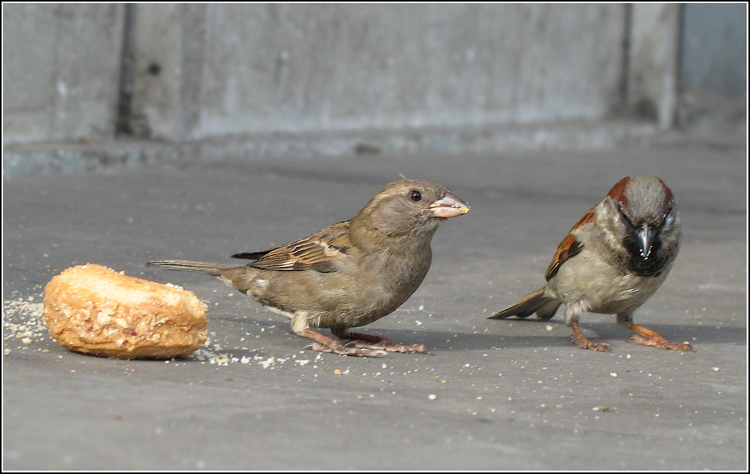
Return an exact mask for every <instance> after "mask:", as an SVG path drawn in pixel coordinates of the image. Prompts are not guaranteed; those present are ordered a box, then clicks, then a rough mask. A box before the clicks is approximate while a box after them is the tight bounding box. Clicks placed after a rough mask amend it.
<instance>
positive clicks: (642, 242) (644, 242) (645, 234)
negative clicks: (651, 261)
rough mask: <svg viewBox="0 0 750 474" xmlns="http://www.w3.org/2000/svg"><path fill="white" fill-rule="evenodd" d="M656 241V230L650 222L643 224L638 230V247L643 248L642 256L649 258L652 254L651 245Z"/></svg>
mask: <svg viewBox="0 0 750 474" xmlns="http://www.w3.org/2000/svg"><path fill="white" fill-rule="evenodd" d="M653 241H654V230H653V229H652V228H651V226H650V225H648V224H643V225H642V226H641V228H640V229H639V230H638V247H639V249H640V250H641V257H642V258H643V259H644V260H648V256H649V255H651V246H652V244H653Z"/></svg>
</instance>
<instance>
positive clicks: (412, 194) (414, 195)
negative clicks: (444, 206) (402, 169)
mask: <svg viewBox="0 0 750 474" xmlns="http://www.w3.org/2000/svg"><path fill="white" fill-rule="evenodd" d="M409 199H411V200H412V201H414V202H419V201H421V200H422V193H420V192H419V191H417V190H416V189H412V190H411V191H409Z"/></svg>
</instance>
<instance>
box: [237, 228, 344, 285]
mask: <svg viewBox="0 0 750 474" xmlns="http://www.w3.org/2000/svg"><path fill="white" fill-rule="evenodd" d="M350 249H351V240H350V239H349V221H343V222H339V223H338V224H334V225H332V226H330V227H326V228H325V229H323V230H321V231H319V232H316V233H314V234H312V235H310V236H308V237H305V238H303V239H299V240H296V241H294V242H291V243H289V244H286V245H283V246H280V247H276V248H273V249H270V250H266V251H263V252H246V253H239V254H235V255H233V257H235V258H249V259H254V258H257V260H256V261H254V262H253V263H250V264H249V266H251V267H255V268H261V269H264V270H276V271H300V270H315V271H318V272H321V273H329V272H334V271H336V270H338V266H337V265H336V263H335V262H336V260H337V259H339V258H341V255H342V254H346V253H347V252H348V251H349V250H350Z"/></svg>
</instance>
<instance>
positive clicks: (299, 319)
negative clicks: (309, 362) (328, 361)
mask: <svg viewBox="0 0 750 474" xmlns="http://www.w3.org/2000/svg"><path fill="white" fill-rule="evenodd" d="M292 330H293V331H294V332H295V333H296V334H299V335H300V336H302V337H306V338H308V339H312V340H313V341H315V342H314V343H313V344H312V345H311V346H310V347H311V348H312V350H314V351H318V352H333V353H334V354H341V355H347V356H353V357H378V356H381V355H385V354H386V352H385V351H383V350H378V349H372V348H363V347H349V346H345V345H343V344H341V342H339V341H337V340H336V339H334V338H332V337H330V336H326V335H325V334H321V333H319V332H316V331H313V330H312V329H310V327H309V323H308V320H307V313H304V312H300V313H296V314H295V315H294V316H293V317H292Z"/></svg>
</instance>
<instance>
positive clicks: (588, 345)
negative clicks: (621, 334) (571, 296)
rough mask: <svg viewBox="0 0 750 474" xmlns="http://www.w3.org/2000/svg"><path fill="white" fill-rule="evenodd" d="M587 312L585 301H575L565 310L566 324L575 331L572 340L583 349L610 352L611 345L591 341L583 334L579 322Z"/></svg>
mask: <svg viewBox="0 0 750 474" xmlns="http://www.w3.org/2000/svg"><path fill="white" fill-rule="evenodd" d="M586 310H588V306H587V304H586V302H584V301H575V302H573V303H568V304H567V306H566V308H565V324H567V325H568V326H569V327H570V329H572V330H573V336H571V338H570V340H571V341H572V342H573V344H575V345H576V346H578V347H579V348H581V349H591V350H592V351H599V352H605V351H608V350H609V344H606V343H604V342H591V341H589V339H588V338H587V337H586V336H584V335H583V333H582V332H581V328H579V327H578V320H579V319H580V318H581V314H582V313H583V312H584V311H586Z"/></svg>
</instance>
